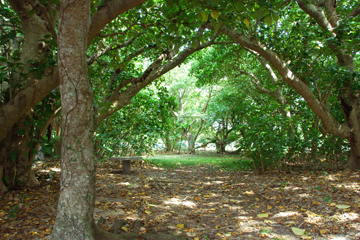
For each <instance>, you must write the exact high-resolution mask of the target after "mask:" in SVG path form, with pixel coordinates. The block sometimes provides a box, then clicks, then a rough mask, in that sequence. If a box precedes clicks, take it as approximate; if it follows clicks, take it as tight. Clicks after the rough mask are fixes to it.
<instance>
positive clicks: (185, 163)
mask: <svg viewBox="0 0 360 240" xmlns="http://www.w3.org/2000/svg"><path fill="white" fill-rule="evenodd" d="M147 162H148V163H150V164H152V165H155V166H158V167H162V168H172V169H177V168H181V167H200V166H205V167H209V168H214V167H215V168H221V169H226V170H236V171H244V170H250V169H251V166H252V162H251V161H250V160H247V159H244V158H242V157H241V156H239V155H220V154H215V153H202V154H197V155H187V154H182V155H180V154H179V155H176V154H175V155H156V156H154V157H149V158H148V159H147Z"/></svg>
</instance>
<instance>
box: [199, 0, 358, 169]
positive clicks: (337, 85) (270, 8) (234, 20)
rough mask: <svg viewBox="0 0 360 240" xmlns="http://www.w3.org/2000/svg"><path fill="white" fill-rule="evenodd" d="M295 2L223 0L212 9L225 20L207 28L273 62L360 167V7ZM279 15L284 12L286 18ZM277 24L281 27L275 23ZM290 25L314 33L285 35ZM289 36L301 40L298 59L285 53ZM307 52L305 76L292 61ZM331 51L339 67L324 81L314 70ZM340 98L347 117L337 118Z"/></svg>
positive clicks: (330, 58) (330, 56) (354, 165)
mask: <svg viewBox="0 0 360 240" xmlns="http://www.w3.org/2000/svg"><path fill="white" fill-rule="evenodd" d="M284 3H286V2H284ZM289 4H290V5H288V6H287V5H286V4H283V2H270V1H269V2H268V1H261V2H259V3H257V2H253V1H248V2H247V3H246V4H243V3H240V2H239V3H236V4H235V6H234V5H233V4H232V3H228V2H225V1H222V2H221V3H218V4H216V5H214V4H212V5H211V8H212V9H213V10H212V11H213V14H215V12H216V14H217V15H218V16H219V18H218V19H217V20H216V21H215V20H212V21H211V22H210V23H209V24H208V25H207V28H209V29H213V30H215V31H218V32H219V33H223V34H225V35H227V36H229V37H230V38H231V39H232V40H234V41H235V42H237V43H239V44H241V45H242V46H243V47H245V48H247V49H250V50H252V51H254V52H256V53H257V54H258V55H259V56H261V57H262V58H264V59H265V60H266V61H268V63H270V64H271V65H272V67H273V68H274V69H275V70H276V71H277V73H278V74H279V75H280V76H281V77H282V79H283V80H284V81H285V82H286V83H287V84H289V86H291V87H292V88H293V89H294V90H295V91H296V92H297V93H298V94H300V95H301V96H302V97H303V98H304V99H305V101H306V102H307V104H308V106H309V107H310V109H311V110H312V111H313V112H314V113H315V114H316V115H317V116H318V117H319V118H320V119H321V122H322V126H323V131H324V132H327V133H330V134H334V135H336V136H338V137H342V138H346V139H347V140H348V141H349V145H350V147H351V155H350V157H349V161H348V164H347V166H348V167H349V168H359V167H360V144H359V143H360V141H359V140H360V134H359V133H360V132H359V130H358V129H359V117H360V116H359V111H358V109H359V101H358V100H359V98H358V90H357V89H358V84H357V79H358V75H359V73H358V72H357V71H356V68H355V63H354V60H355V58H356V53H357V52H358V51H359V48H358V40H357V38H356V36H357V34H358V31H359V24H358V21H356V19H357V18H358V16H359V12H360V11H359V9H360V6H359V5H358V4H357V3H355V2H352V1H346V2H341V3H337V4H334V1H332V0H326V1H306V2H305V1H300V0H298V1H296V4H293V2H290V3H289ZM208 8H209V6H205V9H208ZM214 9H215V10H214ZM217 9H222V11H221V12H220V10H217ZM225 9H226V10H225ZM230 9H231V10H235V11H234V14H233V15H229V14H227V13H228V12H229V11H230ZM300 9H301V10H300ZM204 11H207V12H209V11H210V10H204ZM289 11H290V12H291V13H290V14H289ZM278 12H279V13H281V15H280V16H281V18H280V19H279V17H278V14H277V13H278ZM299 13H300V14H301V15H302V16H303V17H302V18H303V19H305V21H300V19H299V18H298V17H297V15H296V14H299ZM239 18H240V19H242V21H241V22H239V21H238V19H239ZM295 18H296V19H295ZM276 21H277V23H276V24H273V23H274V22H276ZM296 21H298V22H296ZM280 23H281V24H280ZM287 23H294V24H295V26H297V25H296V24H299V25H301V29H302V31H304V29H307V31H308V33H309V34H306V35H302V34H299V33H298V32H295V31H293V30H294V29H289V31H287V29H284V30H283V31H281V27H282V26H284V27H289V25H288V24H287ZM289 35H290V41H291V39H292V37H295V36H296V37H297V38H298V40H297V45H295V46H291V50H293V52H292V54H295V53H296V55H295V56H294V55H289V54H288V52H286V51H284V46H287V44H286V41H288V40H286V39H289ZM285 37H286V38H285ZM309 37H310V40H311V43H312V44H311V45H310V46H308V45H305V44H304V42H307V40H308V38H309ZM319 43H320V47H319V48H314V47H315V44H318V46H319ZM294 47H298V48H294ZM300 47H301V48H300ZM304 47H305V51H304ZM320 49H321V50H320ZM288 50H290V46H289V49H288ZM291 50H290V51H291ZM301 53H302V55H301V56H302V57H303V59H306V60H303V61H301V64H303V65H306V68H307V71H306V72H299V70H300V69H301V70H303V68H297V67H298V66H296V65H295V66H294V65H293V64H294V62H292V60H293V58H294V57H295V58H296V57H297V56H299V55H300V54H301ZM325 53H326V54H327V56H328V61H331V62H332V66H334V67H335V69H337V70H336V71H335V73H336V77H335V76H333V77H332V78H329V79H324V78H323V77H322V76H321V75H317V73H318V72H315V71H314V70H312V69H314V68H313V65H314V64H317V63H320V62H318V57H319V56H321V55H322V54H325ZM335 59H336V60H335ZM320 65H321V64H319V65H318V66H320ZM306 73H307V74H306ZM308 74H310V75H308ZM309 77H311V78H309ZM320 83H323V84H325V85H324V86H323V87H321V88H320V87H319V86H318V84H320ZM335 94H338V99H337V103H336V104H337V109H339V108H340V107H341V108H342V111H343V113H344V118H343V119H337V118H336V114H334V113H333V112H332V111H331V108H332V107H334V106H335V105H332V106H330V102H329V99H330V98H333V99H334V98H335V96H334V95H335ZM332 104H335V103H334V102H333V103H332Z"/></svg>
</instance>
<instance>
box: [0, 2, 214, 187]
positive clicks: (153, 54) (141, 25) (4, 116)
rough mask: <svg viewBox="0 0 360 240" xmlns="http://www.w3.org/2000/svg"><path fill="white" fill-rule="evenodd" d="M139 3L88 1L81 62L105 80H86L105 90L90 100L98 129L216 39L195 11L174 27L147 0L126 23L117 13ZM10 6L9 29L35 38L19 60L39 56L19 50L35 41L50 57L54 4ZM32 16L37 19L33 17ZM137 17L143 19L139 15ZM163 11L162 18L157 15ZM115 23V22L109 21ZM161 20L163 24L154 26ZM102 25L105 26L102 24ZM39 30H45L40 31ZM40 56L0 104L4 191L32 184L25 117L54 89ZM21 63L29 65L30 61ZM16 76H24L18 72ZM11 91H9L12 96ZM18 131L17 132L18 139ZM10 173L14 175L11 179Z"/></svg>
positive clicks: (54, 77) (53, 70)
mask: <svg viewBox="0 0 360 240" xmlns="http://www.w3.org/2000/svg"><path fill="white" fill-rule="evenodd" d="M142 2H145V1H144V0H142V1H141V0H134V1H121V2H118V1H106V2H105V4H103V3H102V2H100V1H99V2H96V1H95V2H92V5H91V11H92V16H91V25H90V29H89V34H88V36H87V47H88V50H89V53H90V56H88V58H87V64H88V65H89V66H90V68H89V73H90V75H91V76H97V77H103V76H106V80H107V81H108V82H107V81H97V82H93V77H91V81H92V84H93V86H96V85H101V86H103V87H104V85H105V86H106V87H104V88H103V89H106V90H104V91H101V92H100V95H101V97H102V98H101V101H100V100H99V99H96V104H95V113H94V114H95V124H96V125H98V124H99V123H100V122H101V121H103V120H104V119H105V118H107V117H108V116H110V115H111V114H113V113H115V112H116V111H118V110H119V109H121V108H122V107H124V106H126V105H128V104H130V103H131V102H130V100H131V98H132V97H134V96H135V95H136V94H137V93H138V92H139V91H140V90H141V89H142V88H144V87H146V86H147V85H149V84H151V83H152V82H153V81H154V80H155V79H157V78H159V77H160V76H162V75H163V74H165V73H166V72H168V71H169V70H171V69H172V68H174V67H176V66H177V65H179V64H181V63H182V62H183V61H184V60H185V59H186V58H187V57H188V56H190V55H191V54H192V53H194V52H196V51H198V50H200V49H203V48H205V47H207V46H210V45H212V44H214V43H216V42H215V39H216V37H217V36H216V35H214V34H213V33H211V32H209V31H204V30H205V27H204V26H203V25H204V24H203V23H201V22H200V23H198V22H194V19H195V18H196V14H195V13H194V12H192V14H190V15H189V14H186V13H185V12H183V13H181V14H179V15H177V18H178V22H177V23H176V24H174V16H173V15H172V14H169V11H168V10H169V8H168V7H167V6H166V5H161V4H160V5H156V4H155V3H154V2H151V1H148V2H147V3H146V4H147V5H144V6H139V7H138V9H136V10H133V11H128V12H127V13H126V14H127V15H126V16H124V17H122V16H121V15H120V14H121V13H124V12H125V11H127V10H129V9H132V8H133V7H135V6H136V5H138V4H140V3H142ZM10 3H11V6H12V9H14V10H15V11H16V12H17V15H18V16H19V19H20V20H19V21H18V22H15V23H19V24H20V23H21V24H22V25H24V26H26V27H29V26H31V27H29V29H27V31H24V38H25V39H27V38H31V39H32V38H34V39H32V40H31V41H30V42H26V44H24V45H23V47H22V48H20V52H21V54H20V56H28V58H31V56H32V57H34V56H35V57H37V56H38V55H39V54H35V53H30V54H28V53H26V54H22V52H23V51H25V49H27V48H29V49H30V50H34V49H38V46H37V44H39V43H41V44H40V45H39V46H41V49H43V48H45V47H43V46H46V50H47V49H48V48H49V47H50V46H51V47H50V52H51V53H52V55H53V59H56V56H54V55H55V53H56V39H57V36H56V35H55V33H56V31H55V30H54V29H53V28H54V26H56V24H53V23H52V22H51V24H52V25H51V26H52V27H53V28H51V26H50V25H49V24H50V23H49V21H48V20H47V18H48V17H49V16H47V15H49V14H55V15H54V16H51V17H49V18H50V20H51V19H52V18H54V22H56V19H57V8H58V6H57V5H56V2H55V5H54V4H51V3H48V4H45V5H43V4H37V2H35V1H34V2H31V4H30V3H28V2H23V1H10ZM159 6H160V7H159ZM52 8H54V9H53V10H51V11H50V10H49V9H52ZM10 10H11V9H10ZM10 10H9V11H10ZM45 10H46V11H45ZM10 12H11V11H10ZM36 12H37V14H34V13H36ZM140 12H141V14H139V13H140ZM162 12H165V13H166V14H161V13H162ZM12 13H13V12H12ZM155 13H159V14H157V15H156V16H155V15H153V14H155ZM119 15H120V16H119ZM118 16H119V17H118ZM116 17H118V20H119V21H115V22H112V20H113V19H115V18H116ZM4 19H5V18H4ZM129 19H130V20H129ZM159 19H161V20H162V21H158V20H159ZM189 21H191V24H190V23H189ZM33 22H34V24H33ZM120 22H121V24H123V26H122V27H123V28H122V29H124V31H120V32H114V31H116V30H117V29H119V24H120ZM107 23H109V25H106V24H107ZM36 24H38V25H39V26H37V25H36ZM15 27H17V28H16V29H18V27H19V26H18V25H15ZM42 29H45V30H46V31H45V30H44V31H42ZM32 31H34V33H33V32H32ZM184 36H185V37H184ZM44 37H45V39H44ZM105 38H106V41H105V40H104V39H105ZM92 41H98V43H99V44H91V43H92ZM50 43H51V44H50ZM28 44H30V45H31V46H28ZM25 47H26V48H25ZM30 50H29V51H30ZM44 52H45V53H46V51H45V50H42V51H40V53H41V54H40V56H39V57H38V60H35V63H36V64H35V65H34V67H32V68H30V69H32V70H33V71H32V72H31V74H30V73H29V74H27V75H26V78H24V77H22V78H20V80H21V81H22V84H21V85H15V88H9V89H11V94H9V95H10V96H12V97H11V98H10V99H7V100H6V101H4V103H3V104H2V106H1V109H0V112H1V114H0V121H1V122H3V123H4V124H2V125H1V129H0V130H1V131H0V141H2V144H1V145H0V146H1V148H2V149H3V150H2V151H1V164H0V165H1V168H2V169H1V170H2V173H3V176H4V177H3V179H5V183H4V182H2V181H1V182H0V186H1V187H2V189H3V190H6V189H7V188H15V187H22V186H34V185H37V184H38V182H37V181H36V178H35V177H34V173H33V172H32V171H31V165H32V159H30V158H29V152H30V151H32V149H31V147H29V146H28V143H29V141H30V138H31V137H32V136H30V135H29V134H28V132H29V130H28V126H27V125H26V124H25V122H26V117H27V113H28V112H29V111H30V109H31V108H33V107H35V106H36V104H37V103H38V102H40V101H41V100H42V99H44V97H45V96H46V95H47V94H49V93H50V92H51V91H52V90H53V89H54V88H55V87H57V86H58V84H59V81H58V74H57V72H58V71H57V69H58V67H57V66H56V65H55V64H50V65H49V64H48V61H47V60H48V57H47V56H48V55H50V54H48V55H46V54H45V53H44ZM45 55H46V57H45ZM140 55H142V57H143V59H144V58H145V59H147V61H141V62H142V63H148V64H146V66H145V68H144V67H143V66H144V65H141V66H142V67H140V68H139V67H137V66H136V64H137V63H136V62H139V56H140ZM120 56H121V57H120ZM19 61H20V60H19ZM21 61H22V62H29V61H30V63H34V60H32V59H30V60H25V59H24V60H21ZM30 63H28V64H30ZM92 66H94V68H93V67H92ZM96 66H98V67H96ZM101 66H102V67H103V68H102V67H101ZM95 68H97V69H100V70H99V71H98V73H96V72H95V71H93V70H94V69H95ZM14 69H15V68H14V67H12V68H11V69H10V70H9V72H10V73H11V72H12V71H15V70H14ZM26 69H29V68H26ZM109 69H111V71H109ZM107 70H108V72H112V73H113V74H112V76H111V77H110V78H107V76H108V74H104V75H101V74H99V73H102V72H105V71H107ZM19 76H22V75H20V74H19ZM9 79H10V75H9V76H8V77H7V79H6V81H7V82H9ZM30 83H31V84H30ZM9 89H8V90H7V91H10V90H9ZM35 93H36V94H35ZM6 94H7V93H6ZM19 129H20V130H21V131H20V133H21V134H20V135H19ZM10 132H11V133H10ZM24 132H25V135H24V134H23V133H24ZM19 143H22V144H19ZM9 145H11V146H9ZM20 150H21V151H20ZM11 159H12V160H11ZM5 166H6V167H5ZM15 172H16V174H14V173H15Z"/></svg>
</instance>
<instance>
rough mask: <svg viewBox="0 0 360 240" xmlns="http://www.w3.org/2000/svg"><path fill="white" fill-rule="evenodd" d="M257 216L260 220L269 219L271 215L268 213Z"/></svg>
mask: <svg viewBox="0 0 360 240" xmlns="http://www.w3.org/2000/svg"><path fill="white" fill-rule="evenodd" d="M257 216H258V217H259V218H267V217H269V214H268V213H261V214H258V215H257Z"/></svg>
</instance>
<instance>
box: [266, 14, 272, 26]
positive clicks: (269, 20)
mask: <svg viewBox="0 0 360 240" xmlns="http://www.w3.org/2000/svg"><path fill="white" fill-rule="evenodd" d="M264 21H265V23H266V25H268V26H270V25H271V24H272V23H273V22H272V18H271V17H270V15H267V16H266V17H265V19H264Z"/></svg>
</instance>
